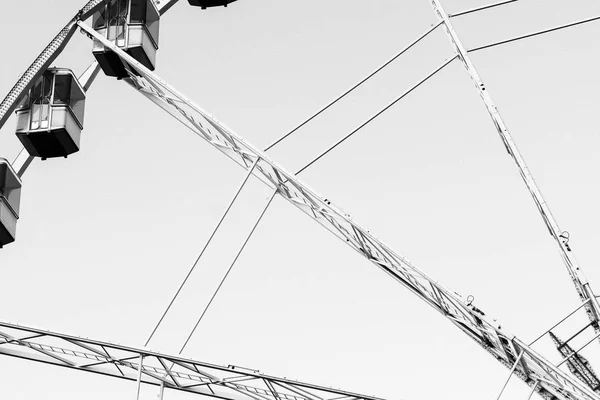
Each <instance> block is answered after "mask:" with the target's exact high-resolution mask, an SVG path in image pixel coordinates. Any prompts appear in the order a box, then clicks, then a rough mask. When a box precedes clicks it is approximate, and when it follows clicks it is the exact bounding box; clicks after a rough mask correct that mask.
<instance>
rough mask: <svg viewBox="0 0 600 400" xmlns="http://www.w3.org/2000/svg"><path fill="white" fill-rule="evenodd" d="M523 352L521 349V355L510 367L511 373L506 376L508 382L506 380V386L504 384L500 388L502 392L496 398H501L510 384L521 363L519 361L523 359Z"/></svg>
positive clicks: (497, 399)
mask: <svg viewBox="0 0 600 400" xmlns="http://www.w3.org/2000/svg"><path fill="white" fill-rule="evenodd" d="M523 354H525V352H524V351H521V353H520V354H519V357H517V359H516V360H515V362H514V364H513V366H512V368H511V369H510V373H509V374H508V378H506V382H504V386H502V390H500V394H498V397H496V400H500V398H501V397H502V394H503V393H504V390H505V389H506V386H508V382H510V378H512V376H513V374H514V373H515V370H516V369H517V366H518V365H519V361H521V358H522V357H523Z"/></svg>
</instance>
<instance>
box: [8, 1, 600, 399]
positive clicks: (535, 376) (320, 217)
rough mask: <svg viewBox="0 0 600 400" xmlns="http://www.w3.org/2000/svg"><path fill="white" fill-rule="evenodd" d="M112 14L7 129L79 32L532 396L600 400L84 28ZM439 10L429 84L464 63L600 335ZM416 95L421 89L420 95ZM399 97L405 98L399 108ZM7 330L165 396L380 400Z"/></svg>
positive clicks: (33, 356)
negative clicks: (446, 43)
mask: <svg viewBox="0 0 600 400" xmlns="http://www.w3.org/2000/svg"><path fill="white" fill-rule="evenodd" d="M114 1H115V0H113V2H114ZM124 3H126V2H124ZM175 3H176V0H171V1H162V2H158V4H157V5H158V7H157V8H156V11H157V12H158V13H159V14H163V13H164V12H166V10H168V9H169V8H170V7H171V6H173V5H174V4H175ZM196 3H198V4H194V2H193V1H190V4H193V5H199V6H202V7H204V6H206V7H211V6H216V5H226V4H227V3H229V2H204V3H203V2H196ZM217 3H219V4H217ZM221 3H222V4H221ZM504 3H509V2H504ZM112 5H113V3H112V2H110V1H101V0H95V1H90V2H89V3H88V4H87V5H86V6H85V7H84V9H82V11H81V12H79V13H78V14H77V15H76V16H75V17H74V18H73V19H72V20H71V21H70V22H69V24H68V25H67V26H66V27H65V29H64V30H63V32H61V34H59V36H57V38H55V39H54V41H53V42H52V43H51V45H50V46H49V47H48V48H47V49H46V50H45V51H44V52H43V53H42V54H41V55H40V57H39V58H38V60H36V62H34V64H33V65H32V67H30V69H29V70H28V71H27V72H26V73H25V75H23V77H22V78H21V79H20V80H19V82H18V83H17V85H15V88H14V89H13V90H12V91H11V92H10V93H9V95H8V96H7V97H6V99H5V100H4V101H3V102H2V104H1V105H0V126H1V125H2V124H3V123H4V122H5V121H6V118H7V116H8V114H9V113H10V112H11V111H13V110H14V109H15V107H16V106H17V104H18V102H19V100H20V99H21V98H22V96H23V94H24V93H26V92H27V90H29V88H31V87H32V85H34V84H35V82H36V81H37V80H38V79H39V78H40V76H42V75H43V74H44V73H46V72H45V71H46V70H47V67H48V64H49V63H50V62H52V60H53V59H54V58H55V57H56V55H57V54H58V53H59V52H60V51H61V49H62V48H63V47H64V45H65V44H66V42H67V41H68V39H69V37H70V36H71V35H72V33H73V32H74V31H75V30H76V29H81V30H82V32H84V33H85V34H86V35H87V36H88V37H89V38H90V39H91V40H93V41H94V43H95V48H96V49H101V52H102V56H100V58H102V57H103V56H105V55H109V56H108V57H110V61H107V60H106V59H99V62H100V65H102V67H103V69H104V70H105V71H107V68H106V65H107V63H109V64H111V65H119V66H120V68H122V70H120V73H117V74H113V73H112V72H111V71H113V70H110V68H108V69H109V71H108V74H109V75H117V76H119V77H121V78H123V79H122V81H123V82H126V83H127V84H128V85H129V86H130V87H132V88H133V89H134V90H136V91H137V92H139V93H140V94H141V95H143V96H144V97H146V98H147V99H149V100H150V101H152V102H153V103H155V104H156V105H158V106H159V107H160V108H161V109H163V110H164V111H166V112H167V113H169V114H170V115H171V116H173V117H174V118H175V119H176V120H178V121H179V122H180V123H182V124H183V125H185V126H186V127H187V128H189V129H190V130H191V131H192V132H194V133H195V134H196V135H198V136H200V137H201V138H203V139H204V140H205V141H206V142H207V143H209V144H210V145H211V146H213V147H214V148H216V149H217V150H219V151H221V152H222V153H224V154H225V155H227V156H228V157H229V158H230V159H231V160H233V161H234V162H235V163H237V164H238V165H239V166H241V167H242V168H244V169H245V170H247V171H248V172H247V173H248V176H250V175H254V176H256V177H257V178H258V179H260V180H261V181H262V182H263V183H264V184H265V185H267V186H268V187H270V188H271V189H272V190H273V192H274V193H276V194H278V195H279V196H281V197H282V198H284V199H285V200H287V201H288V202H289V203H291V204H292V205H294V206H295V207H296V208H298V209H300V210H301V211H302V212H304V213H305V214H306V215H307V216H308V217H309V218H311V219H312V220H314V221H316V222H317V223H319V224H320V225H321V226H323V227H324V228H325V229H327V230H328V231H330V232H331V233H333V234H334V235H335V236H336V237H338V238H339V239H340V240H342V241H343V242H344V243H346V244H347V245H348V246H349V247H350V248H351V249H352V250H354V251H356V252H357V253H358V254H360V255H361V256H363V257H365V258H366V259H367V260H369V261H370V262H371V263H372V264H373V265H374V266H376V267H377V268H379V269H381V270H383V271H384V272H385V273H387V274H388V275H389V276H390V277H391V278H392V279H394V280H395V281H397V282H398V283H400V284H401V285H403V286H404V287H406V288H407V289H409V290H410V291H411V292H412V293H414V294H415V295H416V296H418V297H419V298H421V299H422V300H423V301H425V302H426V303H427V304H429V305H430V306H431V307H433V308H434V309H435V310H437V311H438V312H439V313H440V314H441V315H442V316H444V317H445V318H446V319H447V320H449V321H450V322H451V323H452V324H454V325H455V326H456V327H457V328H458V329H460V330H461V331H462V332H464V333H465V334H466V335H468V336H469V337H470V338H471V339H473V340H474V341H476V342H477V343H478V344H479V345H480V346H481V347H482V348H483V349H484V350H485V351H487V352H488V353H490V354H491V355H492V356H493V357H494V358H495V359H496V360H498V361H499V362H500V363H502V364H503V365H505V366H506V367H508V368H509V369H510V373H511V375H512V374H515V375H517V376H518V377H519V378H521V379H522V380H523V381H525V383H526V384H528V385H529V386H530V387H531V388H532V393H533V391H537V392H538V393H539V394H540V395H541V396H542V397H544V398H547V399H559V400H576V399H577V400H594V399H600V396H599V395H598V394H597V393H596V392H595V390H597V388H596V387H593V388H591V387H589V385H586V384H585V383H584V382H582V381H580V380H579V379H577V378H576V377H575V376H573V375H571V374H570V373H569V372H568V371H566V370H565V369H564V368H561V366H560V365H554V364H552V363H551V362H550V361H548V360H547V359H546V358H545V357H544V356H543V355H541V354H539V353H538V352H537V351H536V350H534V349H533V348H532V347H531V346H530V345H528V344H527V343H525V342H524V341H522V340H520V339H519V338H518V337H516V336H515V335H513V334H511V333H509V332H508V331H506V330H505V329H504V328H501V327H500V326H499V324H498V323H496V322H495V320H493V319H491V318H490V317H489V316H487V315H486V314H485V313H484V312H483V311H481V310H480V309H478V308H477V307H475V306H474V305H473V304H472V302H471V301H467V300H465V299H463V298H462V297H461V296H460V295H458V294H457V293H456V292H454V291H452V290H450V289H448V288H446V287H444V286H443V285H441V284H440V283H438V282H437V281H436V280H434V279H432V278H430V277H429V276H428V275H427V274H425V273H424V272H422V271H421V270H420V269H418V268H417V267H416V266H414V265H413V264H412V263H411V262H410V261H409V260H407V259H406V258H405V257H403V256H402V255H400V254H398V253H397V252H395V251H394V250H392V249H391V248H390V247H388V246H386V245H385V244H384V243H383V242H382V241H381V240H379V239H378V238H377V237H376V236H374V235H373V234H371V233H370V232H369V231H368V230H367V229H365V228H364V227H363V226H361V225H360V224H359V223H358V222H356V221H355V220H354V219H353V218H352V217H351V216H350V215H349V214H348V213H346V212H345V211H343V210H342V209H341V208H340V207H338V206H336V205H334V204H332V203H331V202H330V201H328V200H326V198H325V197H323V196H321V195H319V194H317V193H316V192H315V191H313V190H312V189H310V188H309V187H308V186H307V185H305V184H304V183H303V182H301V181H300V180H299V179H298V177H297V175H298V174H299V173H300V172H302V171H303V170H304V169H301V170H300V171H299V172H298V173H296V174H292V173H289V172H287V171H286V170H285V169H284V168H282V167H280V166H279V165H278V164H277V163H276V162H275V161H273V160H271V159H270V157H269V156H268V155H266V154H265V153H264V152H262V151H260V150H258V149H257V148H255V147H254V146H252V145H251V144H250V143H248V142H247V141H245V140H244V139H243V138H242V137H241V136H239V135H237V134H236V133H234V132H233V131H232V130H231V129H229V128H227V127H226V126H225V125H224V124H222V123H221V122H219V121H217V120H216V119H215V118H213V117H212V116H211V115H210V114H209V113H207V112H206V111H204V110H203V109H202V108H200V107H199V106H197V105H195V104H194V103H193V102H192V101H191V100H189V99H188V98H186V97H185V96H184V95H182V94H181V93H179V92H178V91H177V90H176V89H174V88H173V87H171V86H170V85H169V84H168V83H167V82H165V81H164V80H162V79H161V78H159V77H158V76H157V75H155V74H154V73H153V72H152V71H151V70H150V69H149V68H148V67H153V65H154V64H153V63H150V64H151V65H149V63H148V62H146V61H147V60H148V58H147V55H143V56H140V57H136V54H133V53H132V52H128V51H127V50H128V49H127V48H126V46H122V45H120V44H119V43H115V40H116V39H115V38H111V37H110V35H108V34H106V30H105V28H106V26H99V27H96V28H99V29H96V30H94V28H93V27H90V26H89V25H87V24H86V23H85V22H84V20H85V18H86V17H89V16H90V15H91V14H92V13H93V12H96V11H97V10H99V9H101V8H103V9H104V10H108V9H109V8H110V6H112ZM130 5H131V3H130ZM432 5H433V9H434V12H435V13H436V15H437V16H438V18H439V21H440V22H439V23H438V25H436V28H437V27H439V26H443V29H445V30H446V32H447V34H448V37H449V38H450V40H451V43H452V45H453V46H454V48H455V50H456V56H455V57H453V58H451V59H448V60H445V61H444V62H443V63H442V64H441V66H440V67H439V68H438V69H437V70H435V71H434V72H433V73H432V75H433V74H435V73H437V71H439V70H441V69H443V68H444V67H445V66H447V65H449V64H450V63H452V62H455V60H456V59H458V60H460V62H462V63H463V64H464V66H465V67H466V69H467V72H468V73H469V75H470V77H471V78H472V80H473V82H474V83H475V86H476V88H477V90H478V91H479V94H480V96H481V98H482V100H483V102H484V104H485V106H486V109H487V110H488V112H489V114H490V116H491V118H492V120H493V122H494V124H495V126H496V128H497V131H498V133H499V135H500V136H501V139H502V141H503V144H504V146H505V147H506V149H507V151H508V153H509V154H510V155H511V157H512V158H513V159H514V161H515V163H516V165H517V167H518V169H519V173H520V175H521V177H522V178H523V180H524V182H525V184H526V186H527V188H528V190H529V191H530V193H531V195H532V197H533V199H534V202H535V204H536V205H537V207H538V209H539V211H540V213H541V215H542V217H543V220H544V222H545V224H546V225H547V227H548V229H549V231H550V234H551V236H552V237H553V239H554V241H555V242H556V244H557V246H558V248H559V251H560V254H561V257H562V258H563V260H564V262H565V265H566V267H567V270H568V273H569V275H570V277H571V279H572V280H573V282H574V284H575V287H576V289H577V292H578V294H579V296H580V298H581V300H582V302H583V305H582V306H583V307H584V308H585V309H586V311H587V314H588V316H589V319H590V320H591V326H593V327H594V329H596V330H597V329H598V319H599V316H600V305H599V304H598V300H597V298H596V296H595V294H594V292H593V291H592V289H591V287H590V284H589V282H588V281H587V280H586V278H585V277H584V275H583V273H582V271H581V268H580V267H579V265H578V263H577V261H576V260H575V258H574V256H573V253H572V252H571V250H570V248H569V246H568V235H566V234H565V233H564V232H563V231H562V230H561V229H560V228H559V226H558V224H557V222H556V221H555V220H554V218H553V216H552V214H551V212H550V209H549V207H548V205H547V203H546V202H545V200H544V198H543V197H542V195H541V192H540V190H539V188H538V187H537V185H536V184H535V181H534V180H533V177H532V175H531V173H530V172H529V170H528V168H527V166H526V164H525V161H524V159H523V157H522V156H521V155H520V153H519V151H518V149H517V147H516V145H515V143H514V140H513V139H512V137H511V135H510V133H509V131H508V129H507V128H506V125H505V123H504V121H503V120H502V118H501V116H500V114H499V112H498V110H497V107H496V106H495V104H494V102H493V100H492V99H491V97H490V96H489V94H488V92H487V91H486V87H485V85H484V83H483V82H482V80H481V78H480V76H479V75H478V73H477V71H476V69H475V66H474V65H473V63H472V62H471V60H470V58H469V54H468V51H467V50H466V49H465V48H464V46H463V45H462V43H461V41H460V39H459V37H458V35H457V34H456V31H455V30H454V29H453V26H452V21H451V17H450V16H449V15H448V14H447V13H446V12H445V11H444V9H443V8H442V5H441V4H440V1H439V0H433V2H432ZM153 15H154V14H153ZM103 29H104V30H103ZM433 29H435V28H433ZM99 31H100V32H99ZM123 32H125V30H123ZM113 39H115V40H113ZM98 51H100V50H98ZM128 53H129V54H128ZM103 63H104V64H103ZM97 69H98V68H97V67H96V66H94V67H93V68H92V71H95V72H97ZM113 72H114V71H113ZM93 76H94V74H91V73H90V75H89V79H84V82H83V83H82V84H81V85H82V87H83V88H86V87H88V86H89V84H90V82H91V80H93ZM416 87H418V85H416V86H415V87H414V88H413V89H415V88H416ZM413 89H411V91H412V90H413ZM409 92H410V91H409ZM402 97H404V95H403V96H401V97H400V98H402ZM359 129H360V128H359ZM30 162H31V157H27V156H26V155H25V156H21V157H20V158H19V160H18V161H16V162H15V163H13V164H14V165H13V168H14V170H15V171H17V172H18V175H19V176H20V175H22V173H23V172H24V170H25V169H26V167H27V165H28V164H29V163H30ZM309 165H310V164H309ZM15 175H16V174H15ZM236 196H237V195H236ZM234 200H235V198H234ZM257 223H258V222H257ZM184 283H185V282H184ZM167 311H168V309H167ZM0 327H1V328H0V336H1V337H2V339H0V354H5V355H8V356H14V357H19V358H25V359H29V360H34V361H40V362H45V363H48V364H52V365H59V366H64V367H68V368H73V369H77V370H81V371H88V372H94V373H100V374H104V375H109V376H114V377H119V378H123V379H129V380H134V381H137V382H138V383H148V384H153V385H157V386H160V387H161V390H162V388H171V389H176V390H182V391H187V392H190V393H196V394H201V395H205V396H211V397H217V398H223V399H232V400H237V399H246V398H250V399H255V400H260V399H262V400H269V399H273V400H282V399H290V400H295V399H297V400H316V399H319V400H326V399H331V400H333V399H370V400H371V399H372V400H375V398H374V397H369V396H363V395H358V394H354V393H349V392H344V391H338V390H332V389H327V388H323V387H319V386H315V385H310V384H305V383H298V382H295V381H289V380H286V379H280V378H274V377H271V376H265V375H262V374H260V373H258V372H248V371H245V370H239V369H236V368H233V367H231V368H230V367H219V366H214V365H209V364H204V363H201V362H197V361H193V360H188V359H184V358H180V357H178V356H169V355H163V354H158V353H153V352H150V351H147V350H144V349H135V348H130V347H124V346H119V345H114V344H109V343H103V342H98V341H94V340H89V339H81V338H77V337H73V336H69V335H64V334H60V333H50V332H45V331H41V330H37V329H33V328H25V327H21V326H18V325H14V324H9V323H5V322H2V323H0ZM169 364H170V365H171V366H169ZM161 393H162V392H161Z"/></svg>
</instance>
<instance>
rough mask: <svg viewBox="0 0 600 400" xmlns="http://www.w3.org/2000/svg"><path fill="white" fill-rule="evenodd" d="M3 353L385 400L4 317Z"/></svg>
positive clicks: (147, 377) (272, 396)
mask: <svg viewBox="0 0 600 400" xmlns="http://www.w3.org/2000/svg"><path fill="white" fill-rule="evenodd" d="M0 354H3V355H7V356H12V357H18V358H24V359H27V360H32V361H38V362H43V363H46V364H52V365H57V366H62V367H66V368H71V369H76V370H80V371H85V372H91V373H96V374H101V375H107V376H112V377H115V378H121V379H126V380H130V381H138V380H139V381H140V382H142V383H145V384H150V385H155V386H163V387H164V388H170V389H175V390H179V391H183V392H188V393H193V394H199V395H203V396H209V397H215V398H220V399H225V400H382V399H380V398H377V397H373V396H365V395H360V394H357V393H351V392H346V391H343V390H338V389H332V388H326V387H323V386H318V385H312V384H309V383H303V382H297V381H293V380H291V379H285V378H277V377H273V376H269V375H265V374H261V373H260V372H258V371H255V370H249V369H246V368H241V367H236V366H229V367H223V366H218V365H213V364H208V363H203V362H200V361H194V360H190V359H186V358H182V357H178V356H170V355H165V354H160V353H155V352H152V351H149V350H146V349H138V348H133V347H126V346H121V345H118V344H114V343H106V342H100V341H97V340H91V339H86V338H80V337H76V336H69V335H65V334H61V333H55V332H48V331H43V330H40V329H35V328H28V327H23V326H19V325H14V324H10V323H4V322H0ZM140 365H141V369H140Z"/></svg>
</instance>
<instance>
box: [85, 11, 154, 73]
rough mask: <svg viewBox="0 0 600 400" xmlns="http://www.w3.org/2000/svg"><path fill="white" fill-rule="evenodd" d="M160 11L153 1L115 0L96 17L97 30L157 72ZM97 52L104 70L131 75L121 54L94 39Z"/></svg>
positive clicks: (95, 54) (94, 52) (105, 71)
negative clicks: (155, 68)
mask: <svg viewBox="0 0 600 400" xmlns="http://www.w3.org/2000/svg"><path fill="white" fill-rule="evenodd" d="M159 17H160V15H159V13H158V9H157V8H156V5H155V4H154V1H152V0H112V1H110V2H109V3H108V4H107V5H105V6H103V7H101V8H100V11H98V12H96V13H95V14H94V17H93V27H94V30H96V32H98V33H99V34H100V35H102V36H103V37H104V38H106V39H107V40H109V41H111V42H113V43H114V44H115V45H116V46H117V47H119V48H121V49H122V50H123V51H125V52H127V53H128V54H129V55H130V56H132V57H133V58H135V59H136V60H137V61H138V62H140V63H141V64H143V65H144V66H145V67H147V68H148V69H150V70H151V71H154V66H155V65H156V50H158V27H159ZM93 54H94V56H95V57H96V60H98V63H99V64H100V66H101V67H102V70H103V71H104V73H105V74H106V75H108V76H116V77H117V78H125V77H127V76H128V75H127V71H126V70H125V68H126V65H125V64H123V62H122V61H121V59H120V58H119V56H117V55H116V54H115V53H113V52H112V51H110V50H109V49H106V48H105V47H104V46H103V45H102V43H100V41H98V40H94V47H93Z"/></svg>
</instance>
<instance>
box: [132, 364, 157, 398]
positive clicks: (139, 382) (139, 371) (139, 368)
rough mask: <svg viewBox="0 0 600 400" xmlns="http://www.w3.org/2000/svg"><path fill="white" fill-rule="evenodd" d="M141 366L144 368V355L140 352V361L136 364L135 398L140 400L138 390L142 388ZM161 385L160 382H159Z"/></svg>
mask: <svg viewBox="0 0 600 400" xmlns="http://www.w3.org/2000/svg"><path fill="white" fill-rule="evenodd" d="M142 368H144V356H143V355H142V354H140V361H139V364H138V376H137V395H136V397H135V399H136V400H140V391H141V390H142ZM161 385H162V382H161Z"/></svg>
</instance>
